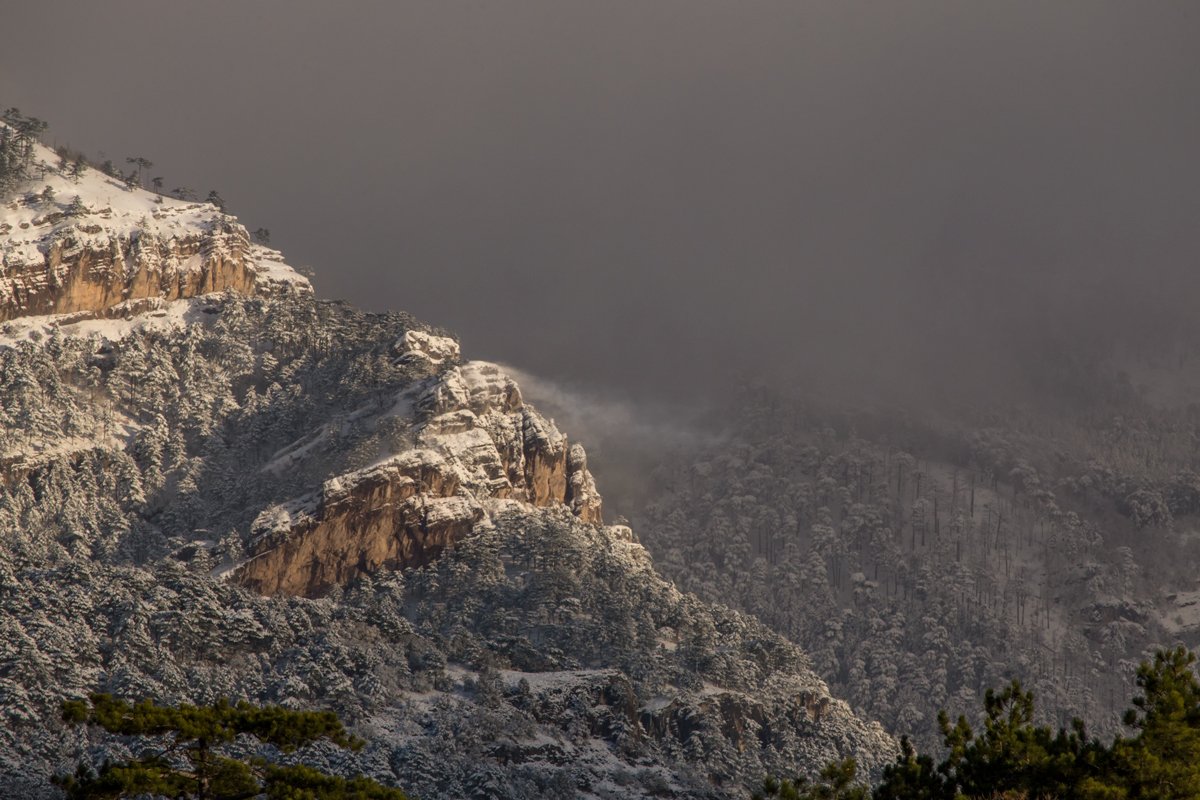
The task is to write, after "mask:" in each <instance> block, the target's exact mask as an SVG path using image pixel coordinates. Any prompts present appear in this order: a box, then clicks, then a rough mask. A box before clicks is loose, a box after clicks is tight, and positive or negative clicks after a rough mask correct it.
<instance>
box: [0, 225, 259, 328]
mask: <svg viewBox="0 0 1200 800" xmlns="http://www.w3.org/2000/svg"><path fill="white" fill-rule="evenodd" d="M96 233H98V231H90V232H89V231H87V230H86V229H85V228H83V227H67V228H65V229H63V230H60V231H57V232H56V234H55V235H54V236H53V238H51V239H50V240H49V241H47V242H46V244H45V248H44V258H43V259H42V260H41V261H40V262H39V261H27V262H19V263H14V264H8V263H6V264H5V268H4V271H3V279H2V280H0V321H4V320H8V319H13V318H15V317H23V316H36V315H44V314H73V313H76V312H93V313H94V314H96V315H102V314H103V312H104V311H105V310H106V309H109V308H111V307H113V306H116V305H118V304H120V303H124V302H127V301H130V300H140V299H144V298H161V299H163V300H180V299H184V298H188V297H196V296H198V295H202V294H208V293H210V292H220V291H226V290H231V291H236V292H240V293H242V294H253V293H254V292H255V291H256V289H257V285H258V281H257V279H256V275H257V272H256V270H255V269H254V267H253V265H252V260H251V258H250V257H249V254H250V250H251V244H250V240H249V237H248V236H247V234H246V231H245V229H244V228H242V227H241V226H240V225H237V224H235V223H232V222H229V221H226V220H214V221H213V223H212V225H211V227H210V228H208V229H206V230H201V231H195V232H191V233H188V234H185V235H181V236H173V237H171V238H169V239H163V238H161V237H160V236H158V235H155V234H153V233H148V232H144V231H143V232H138V233H135V234H134V235H132V236H128V237H126V236H122V235H118V234H113V235H110V236H96Z"/></svg>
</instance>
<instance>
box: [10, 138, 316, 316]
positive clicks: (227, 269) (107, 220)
mask: <svg viewBox="0 0 1200 800" xmlns="http://www.w3.org/2000/svg"><path fill="white" fill-rule="evenodd" d="M38 153H39V155H38V159H37V160H38V162H39V165H38V171H39V172H40V174H41V177H40V178H38V179H37V180H33V181H31V182H30V183H29V184H28V185H27V186H25V187H24V189H23V190H22V191H21V192H19V193H18V194H16V195H13V196H10V197H6V198H0V322H5V321H7V320H12V319H16V318H19V317H33V316H46V315H56V314H71V315H73V316H74V318H75V319H83V318H88V317H105V316H112V315H113V314H119V313H123V312H122V310H121V309H122V308H125V309H127V308H129V307H130V306H131V305H136V303H137V301H147V300H153V301H168V302H169V301H172V300H180V299H185V298H190V297H196V296H198V295H203V294H208V293H210V292H220V291H235V292H240V293H242V294H262V293H266V292H269V291H273V290H274V289H275V288H276V287H278V286H280V285H282V284H289V285H292V286H296V287H301V288H303V289H307V290H311V287H309V286H308V281H307V280H305V279H304V278H302V277H300V276H299V275H297V274H296V273H295V272H294V271H292V270H291V269H290V268H289V267H287V266H286V265H284V264H283V263H282V261H281V259H280V256H279V254H278V253H276V252H275V251H273V250H268V249H267V248H265V247H261V246H259V245H255V244H252V243H251V242H250V237H249V235H248V234H247V233H246V229H245V228H244V227H242V226H241V225H240V224H238V222H237V220H236V219H235V218H234V217H231V216H229V215H227V214H225V213H223V212H222V211H221V210H220V209H218V208H217V207H216V206H214V205H211V204H209V203H196V202H188V201H183V200H177V199H174V198H168V197H163V196H160V195H157V194H154V193H151V192H146V191H143V190H141V189H138V188H136V187H131V186H127V185H125V184H123V183H120V182H118V181H116V180H114V179H113V178H110V177H109V176H107V175H104V174H103V173H101V172H99V171H97V170H94V169H90V170H87V171H86V173H84V174H83V175H82V176H68V175H67V174H66V173H65V172H64V171H63V170H62V169H61V168H60V167H59V166H58V159H57V157H55V156H54V154H53V153H51V152H50V151H49V150H47V149H46V148H44V147H40V146H39V147H38ZM118 307H119V308H118ZM114 308H116V309H117V310H115V311H114Z"/></svg>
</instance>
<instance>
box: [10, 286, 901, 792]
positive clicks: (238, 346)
mask: <svg viewBox="0 0 1200 800" xmlns="http://www.w3.org/2000/svg"><path fill="white" fill-rule="evenodd" d="M179 303H180V304H182V305H179V304H175V305H172V306H169V307H168V308H167V310H165V311H164V312H163V313H162V315H161V316H156V314H155V313H154V312H151V313H146V314H140V315H133V316H132V317H129V318H128V319H124V320H99V321H84V322H71V323H69V324H65V325H62V326H55V325H50V324H46V323H45V322H39V323H37V324H36V325H34V326H32V327H29V326H24V327H22V326H20V325H16V324H15V323H14V324H13V325H11V326H10V328H9V333H8V336H9V339H8V343H7V344H6V345H4V346H2V347H0V408H3V414H4V416H3V420H2V423H3V424H2V425H0V429H2V430H3V440H0V448H2V449H0V459H2V461H0V463H2V464H3V472H2V475H3V478H2V480H0V537H2V539H0V575H2V580H0V626H3V628H4V630H5V635H4V636H3V638H2V642H3V644H2V645H0V648H2V649H0V713H2V714H3V718H4V720H5V725H4V729H3V733H2V734H0V737H2V738H0V785H4V786H5V787H6V788H9V787H11V788H12V790H14V791H15V790H18V788H19V790H20V791H22V792H25V793H27V794H28V795H29V796H34V797H38V796H43V795H46V794H48V793H50V792H51V789H50V787H49V783H48V780H49V776H50V775H51V774H52V773H54V772H56V771H64V770H66V771H69V770H71V769H73V765H74V763H75V761H76V760H77V759H79V758H83V759H84V760H85V761H95V760H97V759H101V758H103V757H104V755H105V753H106V752H108V753H109V754H110V755H114V756H118V757H126V756H127V755H128V752H132V751H120V750H118V751H112V750H108V751H106V750H105V749H104V748H102V747H100V746H99V742H92V743H89V741H88V739H87V738H85V737H84V734H83V733H81V732H80V731H78V730H75V729H70V728H68V727H65V726H64V725H63V724H62V723H61V722H60V721H59V713H58V706H59V703H60V702H61V701H62V700H63V699H72V698H79V697H83V696H85V695H86V694H87V693H88V692H91V691H96V690H99V691H105V692H111V693H113V694H116V695H118V696H121V697H129V698H142V697H146V698H154V699H156V700H158V701H159V702H167V703H181V702H210V701H213V700H215V699H217V698H220V697H230V698H235V699H248V700H251V701H254V702H260V703H279V704H282V705H284V706H287V707H289V708H330V709H332V710H335V711H336V712H338V714H339V715H341V716H342V717H343V719H345V720H346V721H347V722H348V723H349V724H350V725H351V727H352V730H353V731H354V732H355V733H356V734H358V735H360V736H362V737H363V738H365V739H366V740H367V741H368V746H367V748H366V749H365V750H364V751H363V752H362V753H361V754H358V755H352V754H347V753H344V752H341V751H330V752H328V753H326V752H324V751H322V750H320V749H319V748H318V749H317V750H315V751H312V752H306V753H304V754H303V756H304V758H306V759H308V760H309V762H310V763H314V764H317V765H318V766H320V767H322V768H323V769H324V770H325V771H327V772H331V773H335V774H336V773H342V774H352V773H355V772H363V773H366V774H367V775H369V776H371V777H373V778H376V779H378V780H380V781H381V782H383V783H386V784H389V785H396V786H399V787H402V788H404V789H405V790H406V791H409V792H411V793H412V794H413V795H415V796H417V797H424V798H433V797H459V796H475V797H497V798H499V797H505V798H518V797H541V796H546V795H547V794H552V795H569V794H572V793H575V794H577V795H579V796H594V797H627V796H643V795H645V796H649V795H655V796H689V797H697V796H714V797H716V796H728V795H730V794H733V795H738V794H741V793H743V792H744V791H746V789H747V788H748V787H750V786H753V785H754V784H756V783H757V781H758V780H759V779H760V777H761V775H762V774H764V773H765V772H792V771H795V770H796V769H815V768H816V767H817V766H818V765H819V764H821V763H823V762H824V761H826V760H828V759H829V758H831V757H838V756H841V755H846V754H854V755H856V756H857V757H858V758H860V759H861V760H862V761H863V763H864V764H866V765H868V766H870V765H874V767H876V768H878V767H880V766H882V764H883V763H884V762H885V761H886V760H887V759H888V758H890V757H891V754H892V752H893V747H894V743H893V740H891V739H890V738H889V737H887V736H886V735H885V734H884V733H883V731H882V730H881V729H880V728H879V727H878V726H873V725H868V724H865V723H863V722H862V721H860V720H859V719H857V718H855V717H854V716H853V715H851V713H850V712H849V709H848V708H847V707H846V706H845V705H844V704H842V703H840V702H839V701H836V700H833V699H832V698H830V697H829V695H828V693H827V691H826V689H825V687H824V684H823V683H822V682H821V681H820V679H818V678H817V677H816V676H815V675H814V674H813V673H812V672H811V671H810V670H809V668H808V661H807V659H806V657H805V656H804V655H803V654H802V652H801V651H800V650H799V649H798V648H797V647H796V646H795V645H793V644H790V643H788V642H786V641H785V640H784V639H782V638H781V637H779V636H777V635H776V634H773V633H771V632H769V631H768V630H766V629H765V628H763V627H762V626H761V625H760V624H758V623H757V622H754V621H753V620H751V619H749V618H747V617H745V616H742V615H740V614H737V613H734V612H730V611H726V610H722V609H717V608H714V607H712V606H710V605H708V604H706V603H704V602H702V601H700V600H698V599H696V598H695V597H693V596H690V595H686V594H681V593H679V592H678V591H676V590H675V589H674V588H673V587H671V586H670V585H669V584H667V583H666V582H664V581H663V580H662V579H661V578H659V577H658V576H657V574H656V573H655V572H654V569H653V567H652V565H651V563H650V561H649V558H648V557H647V556H646V554H645V551H644V550H643V549H642V548H641V547H640V546H639V545H637V544H635V543H634V542H633V541H632V538H633V537H632V534H631V533H630V532H629V530H628V529H627V528H623V527H621V526H609V527H603V526H598V525H595V524H592V523H589V522H585V521H583V520H581V519H580V518H579V517H578V516H577V515H576V514H574V513H572V512H571V510H570V509H569V508H568V507H566V506H564V505H562V504H558V505H555V506H552V507H546V508H537V507H534V506H533V505H531V504H529V503H526V502H523V501H518V500H515V499H507V500H506V499H496V500H488V499H487V498H485V497H481V498H480V499H479V500H477V501H474V502H480V503H483V504H484V507H485V508H486V515H485V517H484V518H483V519H481V520H479V522H478V524H477V525H476V526H475V528H474V530H473V532H472V534H471V535H470V536H469V537H467V538H464V539H463V540H462V541H461V542H459V544H458V546H457V547H455V548H453V549H452V550H450V551H448V552H447V553H446V554H445V555H443V556H442V557H441V558H440V559H438V560H435V561H433V562H432V563H430V564H428V565H427V566H424V567H420V566H417V565H413V566H412V568H410V569H408V570H405V571H398V570H392V569H385V570H382V571H380V572H378V573H376V574H374V575H367V576H364V577H363V578H361V579H359V580H355V581H351V582H350V583H349V585H347V586H345V587H342V586H335V587H333V589H332V590H331V591H329V592H327V593H325V596H324V597H321V598H319V599H305V598H298V597H288V596H276V597H263V596H260V595H258V594H257V593H255V592H252V591H249V590H247V589H246V588H243V587H241V586H239V585H238V584H237V582H236V581H235V580H234V577H235V567H236V566H237V565H238V564H239V563H242V560H243V559H244V558H245V554H246V549H247V547H248V546H250V545H251V544H252V542H253V539H252V536H253V530H254V524H255V520H256V518H257V516H258V515H259V514H260V513H261V512H262V511H263V509H266V508H268V507H271V506H272V505H277V504H280V503H283V504H285V505H286V503H287V502H288V501H289V500H290V498H293V497H295V496H296V495H297V494H301V493H302V492H303V491H304V490H306V489H309V488H311V487H312V486H314V485H316V486H320V485H321V483H322V481H327V480H328V479H329V478H330V477H331V476H337V475H341V474H344V473H346V472H347V471H350V470H355V469H358V468H361V467H364V466H369V465H371V464H373V463H376V462H379V461H380V459H386V458H387V457H388V455H389V454H391V453H396V452H403V451H405V449H406V448H412V447H414V442H413V437H414V436H417V434H416V433H414V431H416V430H417V429H418V427H419V426H416V425H415V421H416V420H417V419H418V418H420V415H421V414H425V415H428V414H434V413H436V412H437V409H432V410H428V409H427V410H426V411H418V410H416V407H414V406H413V405H411V404H409V403H407V402H400V400H401V399H403V398H404V397H409V396H413V393H414V392H416V394H415V396H417V397H420V396H424V395H423V393H425V392H428V391H431V390H439V391H440V389H439V387H444V386H446V385H457V384H454V383H453V382H454V380H457V378H456V377H455V376H457V375H459V373H460V368H459V366H458V365H457V364H456V363H455V360H453V359H451V360H445V361H444V362H443V361H439V360H436V359H430V358H419V357H417V355H418V354H415V353H414V352H412V351H410V350H407V349H405V347H403V346H400V345H398V343H404V342H411V341H414V338H413V337H412V336H408V335H407V334H409V333H410V332H415V333H416V334H422V335H424V336H425V338H421V336H417V337H416V340H417V341H426V342H428V341H432V340H430V339H429V336H428V334H431V331H430V329H428V328H426V327H425V326H422V325H420V324H419V323H417V322H415V321H414V320H412V319H411V318H410V317H408V316H406V315H403V314H385V315H376V314H366V313H362V312H359V311H356V310H354V309H352V308H350V307H348V306H345V305H342V304H337V303H325V302H320V301H317V300H314V299H313V298H312V296H311V295H310V294H309V293H307V292H306V291H300V290H297V291H295V292H293V293H285V294H283V295H276V296H272V297H270V298H246V297H240V296H237V295H232V294H227V295H222V296H216V295H210V296H208V297H204V298H197V299H194V300H185V301H179ZM439 341H441V340H439ZM447 382H449V383H447ZM435 394H436V392H435ZM417 405H420V404H417ZM422 407H424V406H422ZM449 413H450V415H451V416H454V415H455V414H457V415H458V416H457V417H455V418H456V419H460V420H461V417H462V413H463V412H461V411H453V412H449ZM530 413H534V412H532V411H531V412H530ZM414 415H416V416H414ZM315 433H316V434H319V436H317V437H316V439H319V446H317V445H316V444H314V441H316V439H314V434H315ZM306 444H307V446H303V445H306ZM427 446H432V445H427ZM447 456H448V457H450V456H454V454H453V453H452V452H450V451H447ZM455 457H457V456H455ZM281 467H286V468H281ZM462 491H466V490H465V489H464V490H462ZM127 746H128V747H129V748H135V749H136V746H137V745H136V742H129V743H128V745H127ZM106 747H111V745H106Z"/></svg>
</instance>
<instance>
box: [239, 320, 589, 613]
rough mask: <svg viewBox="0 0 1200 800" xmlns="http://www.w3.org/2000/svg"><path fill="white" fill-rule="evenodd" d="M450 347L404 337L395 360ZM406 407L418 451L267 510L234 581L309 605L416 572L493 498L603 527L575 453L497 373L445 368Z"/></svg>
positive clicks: (489, 367)
mask: <svg viewBox="0 0 1200 800" xmlns="http://www.w3.org/2000/svg"><path fill="white" fill-rule="evenodd" d="M450 341H452V340H448V339H445V338H444V337H430V336H424V338H421V337H406V341H405V342H403V343H400V344H399V345H398V347H399V349H400V353H399V357H400V358H401V359H405V360H412V359H413V358H416V357H417V354H414V353H413V351H412V350H411V349H410V348H412V347H420V348H422V354H421V355H423V356H424V357H425V358H427V359H433V358H437V357H440V358H449V357H451V354H452V353H454V354H456V353H457V346H455V347H454V348H451V347H450V346H449V344H448V342H450ZM432 354H437V355H436V356H435V355H432ZM409 404H411V408H412V409H413V411H412V413H413V415H414V417H415V419H414V430H415V444H416V446H415V447H414V448H413V449H411V450H407V451H405V452H403V453H398V454H396V455H393V456H391V457H389V458H386V459H384V460H383V461H381V462H380V463H378V464H376V465H374V466H372V467H369V468H367V469H364V470H359V471H357V472H352V473H349V474H346V475H341V476H338V477H336V478H333V479H330V480H328V481H326V482H325V484H324V485H323V486H322V487H321V488H320V489H319V490H318V491H316V492H314V493H313V494H311V495H308V496H305V497H301V498H298V499H296V500H294V501H292V502H290V503H286V504H281V505H277V506H274V507H272V508H269V509H267V510H266V511H264V512H263V513H262V514H261V515H260V516H259V518H258V521H257V522H256V524H255V532H254V538H253V540H252V546H251V552H250V558H249V559H248V560H247V561H245V562H244V563H242V564H241V565H240V566H239V567H238V568H237V569H236V571H235V572H234V573H233V579H234V580H235V581H237V582H238V583H241V584H242V585H244V586H247V587H249V588H251V589H254V590H255V591H258V592H261V593H263V594H293V595H304V596H308V597H313V596H318V595H321V594H323V593H325V592H327V591H328V590H329V589H330V588H331V587H332V586H335V585H338V584H343V583H345V582H347V581H349V580H350V579H352V578H354V577H355V576H357V575H360V574H362V573H364V572H372V571H375V570H377V569H380V568H396V567H405V566H412V565H418V564H422V563H425V562H426V561H428V560H429V559H430V558H433V557H434V556H436V555H437V554H438V553H440V552H441V551H442V550H443V549H444V548H446V547H447V546H449V545H452V544H453V543H454V542H457V541H458V540H460V539H461V538H462V537H464V536H466V535H468V534H469V533H471V531H472V530H473V529H474V528H475V526H476V525H477V524H478V523H479V522H480V521H481V520H482V519H483V518H484V516H485V515H486V508H487V506H488V503H489V501H492V500H510V501H519V502H523V503H528V504H530V505H533V506H539V507H547V506H554V505H564V506H566V507H567V508H569V509H570V510H571V511H572V513H574V514H575V515H576V516H577V517H579V518H580V519H581V520H583V521H585V522H592V523H599V522H601V498H600V495H599V493H598V492H597V491H596V484H595V481H594V480H593V478H592V476H591V474H590V473H589V472H588V470H587V455H586V453H585V452H584V450H583V447H582V446H580V445H578V444H574V445H572V444H569V443H568V442H567V439H566V437H565V436H563V435H562V434H561V433H560V432H559V431H558V429H557V428H556V427H555V426H554V423H553V422H551V421H549V420H547V419H545V418H544V417H542V416H541V415H540V414H538V413H537V411H536V410H534V409H533V408H532V407H530V406H527V405H525V404H524V402H523V400H522V398H521V392H520V389H519V388H518V387H517V385H516V383H515V382H513V380H512V379H511V378H509V377H508V376H507V375H505V374H504V372H503V371H502V370H501V369H500V368H499V367H497V366H496V365H494V364H488V363H485V362H469V363H467V364H463V365H460V366H456V367H451V368H449V369H447V370H445V371H444V372H443V373H442V374H440V375H439V376H437V377H436V378H433V379H431V380H430V381H428V382H426V383H424V384H422V385H420V386H418V387H415V389H414V390H413V391H411V392H410V393H409V395H408V396H407V397H405V396H402V397H401V398H399V399H398V403H397V405H398V406H399V407H406V406H408V405H409Z"/></svg>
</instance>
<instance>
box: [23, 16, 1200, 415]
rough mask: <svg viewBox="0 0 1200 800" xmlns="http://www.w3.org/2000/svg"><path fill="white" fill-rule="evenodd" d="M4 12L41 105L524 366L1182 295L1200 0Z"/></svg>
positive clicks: (958, 329) (871, 371) (737, 361)
mask: <svg viewBox="0 0 1200 800" xmlns="http://www.w3.org/2000/svg"><path fill="white" fill-rule="evenodd" d="M0 31H2V35H0V43H2V44H0V104H2V105H6V106H14V105H15V106H18V107H20V108H21V109H22V110H23V111H24V112H26V113H31V114H34V115H36V116H39V117H42V118H45V119H47V120H48V121H49V122H50V124H51V129H50V136H49V138H51V139H57V140H58V141H59V142H67V143H69V144H71V145H72V146H75V147H77V148H80V149H83V150H85V151H86V152H89V153H90V154H92V155H97V154H99V153H100V152H101V151H103V152H104V153H106V154H107V155H108V156H109V157H111V158H113V159H114V160H117V161H123V159H124V157H125V156H127V155H143V156H145V157H147V158H150V159H151V160H153V161H154V162H155V163H156V165H157V166H156V167H155V169H154V170H153V172H154V174H160V175H163V176H165V179H166V185H167V186H168V187H173V186H179V185H186V186H190V187H192V188H194V189H196V190H198V191H200V192H201V193H202V194H203V193H205V192H207V191H208V190H209V189H210V188H214V187H215V188H217V189H218V190H219V191H220V192H221V194H222V195H223V196H224V197H225V199H226V201H227V203H228V205H229V207H230V209H231V211H232V212H233V213H236V214H238V215H239V216H240V217H241V219H242V220H243V222H245V223H246V224H247V226H248V227H250V228H255V227H259V226H266V227H268V228H270V229H271V231H272V235H273V243H274V244H275V245H276V246H278V247H280V248H282V249H283V250H284V251H285V252H286V253H287V254H288V256H289V257H290V261H291V262H292V263H293V264H296V265H298V266H311V267H312V268H313V269H314V270H316V273H317V278H316V285H317V287H318V291H319V292H320V293H321V294H322V295H324V296H328V297H344V298H347V299H349V300H351V301H353V302H355V303H357V304H359V305H362V306H365V307H368V308H372V309H383V308H397V309H406V310H409V311H412V312H414V313H416V314H418V315H419V316H421V317H422V318H424V319H427V320H429V321H431V322H433V323H436V324H440V325H444V326H446V327H448V328H451V329H453V330H455V331H456V332H458V333H459V334H461V336H462V339H463V342H464V345H465V348H466V350H467V353H468V354H469V355H473V356H477V357H488V358H494V359H498V360H502V361H505V362H509V363H513V364H517V365H520V366H521V367H523V368H525V369H527V370H528V371H530V372H533V373H537V374H541V375H545V376H552V377H557V378H566V379H570V380H577V381H586V382H590V383H594V384H595V385H598V386H606V387H611V388H616V389H619V390H622V391H628V392H631V393H634V394H646V395H659V396H665V395H668V394H671V393H688V392H693V391H699V392H712V391H716V390H719V387H720V385H721V383H722V382H724V381H727V380H729V379H730V378H732V377H734V376H739V375H741V374H744V373H749V372H754V371H761V370H766V371H775V372H778V373H780V374H791V373H794V372H797V371H799V372H802V373H803V372H805V371H807V370H810V369H811V368H812V367H813V366H814V365H826V366H828V365H829V364H830V363H838V364H841V365H842V366H847V365H848V368H847V371H849V372H855V373H860V374H868V375H871V376H875V377H876V378H877V379H880V380H892V379H897V380H898V379H899V378H897V377H895V376H903V375H906V374H911V373H913V371H916V372H920V371H921V370H922V369H923V368H924V367H927V366H929V365H930V364H937V365H939V366H940V367H945V366H947V365H950V364H960V363H962V364H974V365H978V364H979V363H980V362H981V361H983V360H985V359H986V358H987V357H988V356H987V354H988V353H989V352H995V351H996V345H997V344H998V343H1002V342H1008V341H1010V340H1017V341H1018V342H1020V341H1021V340H1022V337H1031V336H1032V337H1041V336H1044V335H1048V334H1049V333H1054V334H1055V335H1061V336H1067V337H1070V336H1078V335H1081V334H1087V335H1090V334H1092V333H1095V332H1102V331H1104V330H1106V329H1107V328H1108V327H1110V326H1113V325H1131V326H1144V325H1146V324H1149V323H1151V322H1159V321H1163V320H1170V319H1172V316H1171V315H1172V314H1188V315H1190V314H1191V308H1192V306H1194V305H1196V301H1197V299H1200V296H1198V294H1197V291H1198V290H1200V280H1198V279H1197V277H1196V274H1197V271H1198V268H1200V260H1198V258H1197V256H1198V255H1200V245H1198V236H1200V218H1198V217H1200V153H1198V148H1200V3H1196V2H1194V1H1193V0H1183V1H1182V2H1137V3H1134V2H1128V1H1127V0H1123V1H1122V2H1112V3H1107V2H1101V1H1100V0H1085V1H1083V2H1069V1H1068V0H1054V2H1046V1H1045V0H1034V1H1032V2H1015V1H1014V0H1005V1H1004V2H992V3H986V2H982V0H981V1H979V2H968V1H966V0H956V1H955V2H887V3H880V2H850V1H849V0H835V1H834V2H805V1H803V0H793V1H792V2H780V3H765V2H733V1H732V0H727V1H725V2H704V1H703V0H634V1H633V2H615V0H594V1H593V2H587V3H582V2H569V1H567V0H547V1H546V2H498V1H496V0H491V1H489V2H482V1H477V2H451V1H450V0H429V2H394V1H389V2H377V3H366V2H338V3H331V2H330V3H314V2H298V1H297V0H280V1H279V2H262V1H261V0H260V1H258V2H246V1H245V0H238V2H211V0H206V2H203V3H162V2H111V1H106V2H71V3H64V2H52V1H51V0H38V1H37V2H15V0H4V2H3V8H2V10H0ZM1167 312H1169V313H1167ZM1014 352H1019V349H1018V350H1016V351H1014ZM930 374H933V373H930ZM939 374H945V373H939ZM714 387H716V388H714Z"/></svg>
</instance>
